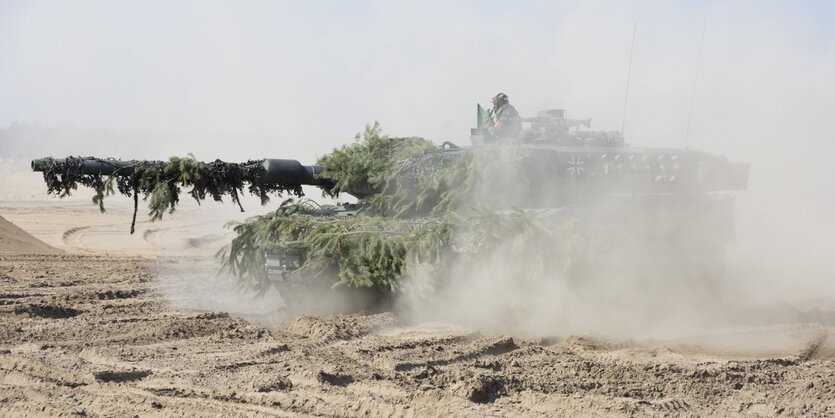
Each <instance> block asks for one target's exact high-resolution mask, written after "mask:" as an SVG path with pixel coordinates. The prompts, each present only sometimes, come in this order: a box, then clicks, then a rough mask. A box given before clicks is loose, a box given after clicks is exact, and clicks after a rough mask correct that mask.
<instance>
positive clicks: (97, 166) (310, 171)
mask: <svg viewBox="0 0 835 418" xmlns="http://www.w3.org/2000/svg"><path fill="white" fill-rule="evenodd" d="M48 161H49V160H47V159H36V160H32V171H39V172H42V171H45V170H47V169H48V167H49V163H48ZM54 161H55V162H57V163H59V164H60V163H63V162H64V160H63V159H56V160H54ZM136 163H137V161H133V160H131V161H117V160H102V159H94V158H88V159H85V160H83V162H82V164H81V167H80V174H101V175H107V176H112V175H118V176H127V175H130V174H132V173H133V166H134V165H136ZM264 169H265V172H264V175H263V177H262V178H261V182H262V183H267V184H269V183H280V184H287V185H304V186H308V185H309V186H327V185H329V184H330V181H329V180H328V179H324V178H319V177H318V175H319V174H320V173H322V171H324V167H322V166H319V165H303V164H302V163H300V162H298V161H296V160H287V159H277V158H268V159H265V160H264Z"/></svg>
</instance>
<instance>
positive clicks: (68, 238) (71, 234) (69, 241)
mask: <svg viewBox="0 0 835 418" xmlns="http://www.w3.org/2000/svg"><path fill="white" fill-rule="evenodd" d="M88 229H90V226H89V225H85V226H76V227H73V228H70V229H68V230H66V231H64V233H63V234H62V235H61V241H63V242H64V245H67V246H70V247H78V246H80V245H81V233H82V231H85V230H88Z"/></svg>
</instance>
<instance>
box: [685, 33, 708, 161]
mask: <svg viewBox="0 0 835 418" xmlns="http://www.w3.org/2000/svg"><path fill="white" fill-rule="evenodd" d="M705 30H707V18H706V17H705V22H704V24H703V25H702V39H701V40H700V41H699V53H698V55H697V56H696V75H695V76H694V77H693V90H692V91H691V92H690V113H688V114H687V132H685V133H684V149H690V147H689V145H690V123H691V122H692V121H693V105H694V104H695V99H696V85H697V84H698V83H699V69H700V68H701V66H702V48H703V47H704V44H705Z"/></svg>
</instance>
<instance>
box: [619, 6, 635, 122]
mask: <svg viewBox="0 0 835 418" xmlns="http://www.w3.org/2000/svg"><path fill="white" fill-rule="evenodd" d="M637 31H638V22H637V21H635V25H634V26H632V45H630V46H629V67H628V68H627V70H626V93H624V97H623V118H621V123H620V134H621V136H622V135H623V130H624V128H625V127H626V106H627V105H628V104H629V79H630V78H632V53H633V52H634V51H635V33H636V32H637Z"/></svg>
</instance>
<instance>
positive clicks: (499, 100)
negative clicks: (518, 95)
mask: <svg viewBox="0 0 835 418" xmlns="http://www.w3.org/2000/svg"><path fill="white" fill-rule="evenodd" d="M508 101H509V98H508V97H507V95H506V94H504V93H499V94H497V95H495V96H493V99H492V102H493V106H495V107H499V106H501V105H503V104H505V103H507V102H508Z"/></svg>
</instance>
